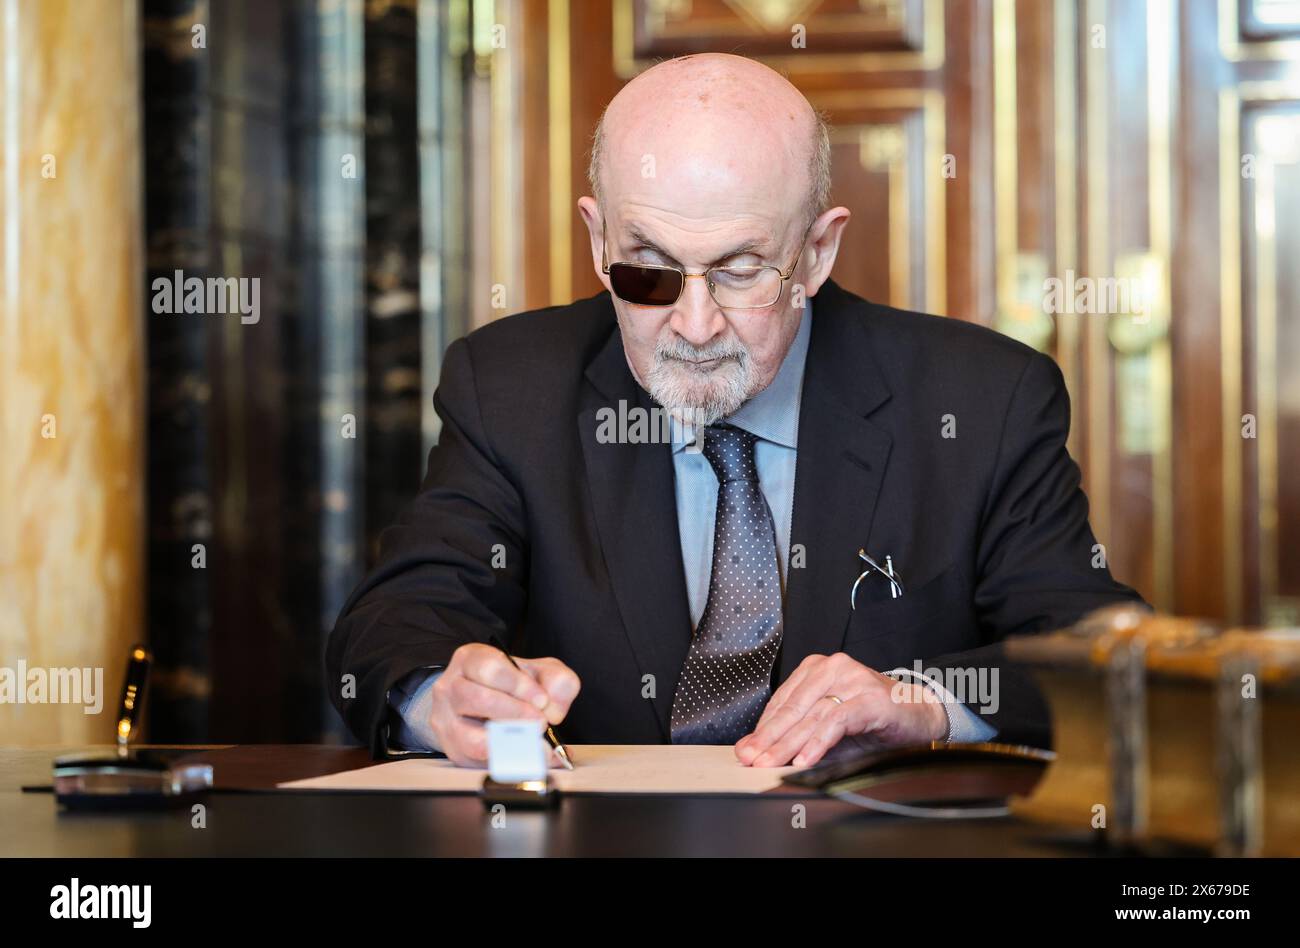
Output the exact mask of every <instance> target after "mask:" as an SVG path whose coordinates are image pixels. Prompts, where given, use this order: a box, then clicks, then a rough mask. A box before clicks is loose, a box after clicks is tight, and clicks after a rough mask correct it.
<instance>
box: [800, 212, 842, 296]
mask: <svg viewBox="0 0 1300 948" xmlns="http://www.w3.org/2000/svg"><path fill="white" fill-rule="evenodd" d="M851 215H852V212H851V211H850V210H849V209H848V208H847V207H832V208H831V209H830V210H828V211H826V212H824V213H823V214H822V215H821V216H819V217H818V218H817V220H815V221H813V225H812V228H811V229H810V230H809V231H808V249H809V250H811V251H812V260H811V261H810V262H809V264H808V278H807V281H806V282H805V284H804V287H805V291H806V293H807V295H808V296H810V297H811V296H816V295H817V291H818V290H820V289H821V288H822V284H823V283H825V282H826V281H827V279H829V278H830V275H831V267H833V266H835V257H836V256H837V255H838V254H839V252H840V238H841V237H842V236H843V235H844V226H845V225H846V224H848V222H849V217H850V216H851Z"/></svg>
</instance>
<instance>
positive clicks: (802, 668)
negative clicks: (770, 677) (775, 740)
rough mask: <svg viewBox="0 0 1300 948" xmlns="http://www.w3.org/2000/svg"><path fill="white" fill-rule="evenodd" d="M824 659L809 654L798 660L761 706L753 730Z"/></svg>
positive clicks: (760, 724)
mask: <svg viewBox="0 0 1300 948" xmlns="http://www.w3.org/2000/svg"><path fill="white" fill-rule="evenodd" d="M825 660H826V656H825V655H809V656H808V657H807V658H805V659H804V660H803V661H802V662H800V663H799V666H798V667H797V668H795V670H794V671H793V672H791V673H790V677H789V678H787V679H786V680H785V681H783V682H781V686H780V687H779V688H777V689H776V691H774V692H772V697H771V698H769V699H768V700H767V706H766V707H764V708H763V713H762V714H761V715H760V716H759V718H758V724H757V725H755V727H754V730H758V729H759V728H760V727H762V726H763V724H764V723H766V721H767V719H768V718H769V717H770V716H771V713H773V712H775V711H776V709H777V708H779V707H781V705H783V704H785V702H786V700H787V699H788V698H789V697H790V695H791V694H792V693H793V692H794V690H795V688H797V687H799V685H800V684H802V683H803V681H804V679H805V678H807V677H808V675H809V673H810V672H812V671H814V670H815V669H816V668H817V666H818V665H820V664H821V663H822V662H824V661H825Z"/></svg>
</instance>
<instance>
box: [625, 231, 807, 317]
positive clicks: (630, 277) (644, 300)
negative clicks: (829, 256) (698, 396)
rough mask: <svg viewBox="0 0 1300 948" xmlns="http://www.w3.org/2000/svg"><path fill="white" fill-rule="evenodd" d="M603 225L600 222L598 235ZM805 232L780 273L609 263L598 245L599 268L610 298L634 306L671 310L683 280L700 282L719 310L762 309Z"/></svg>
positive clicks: (780, 286)
mask: <svg viewBox="0 0 1300 948" xmlns="http://www.w3.org/2000/svg"><path fill="white" fill-rule="evenodd" d="M604 228H605V224H604V221H603V220H602V221H601V231H602V233H603V232H604ZM811 230H812V225H811V224H809V225H808V230H805V231H804V235H803V240H801V241H800V242H799V253H798V254H796V255H795V258H794V262H793V263H791V264H790V268H789V269H788V270H786V271H784V272H782V271H781V270H779V269H777V268H776V267H772V266H762V267H709V269H707V270H705V271H704V272H703V273H687V272H686V271H685V270H682V269H681V268H680V267H667V266H657V265H654V264H648V263H625V262H622V261H619V262H616V263H610V262H609V257H608V255H607V252H606V248H605V246H604V240H603V239H602V241H601V250H600V265H601V270H602V271H603V272H604V273H607V274H609V285H610V287H611V288H612V289H613V291H614V295H615V296H617V297H618V298H619V299H621V300H623V301H624V302H626V303H632V304H633V305H635V306H672V305H673V304H674V303H676V302H677V301H678V299H680V298H681V295H682V291H683V290H685V289H686V281H687V279H692V278H695V279H703V280H704V281H705V284H706V285H707V286H708V288H709V294H710V295H711V296H712V297H713V299H714V301H715V302H716V303H717V304H718V305H719V306H720V307H722V308H723V309H765V308H766V307H768V306H773V305H775V304H776V302H777V301H778V300H779V299H780V298H781V293H782V292H783V290H784V289H785V281H786V280H788V279H790V277H791V275H792V274H793V273H794V270H795V267H797V266H798V265H799V258H800V257H801V256H803V248H804V246H805V245H806V244H807V243H808V234H809V232H810V231H811Z"/></svg>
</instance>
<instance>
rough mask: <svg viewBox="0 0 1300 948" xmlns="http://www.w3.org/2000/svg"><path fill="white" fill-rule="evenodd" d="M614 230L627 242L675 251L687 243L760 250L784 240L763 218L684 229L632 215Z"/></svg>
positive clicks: (623, 219) (773, 224)
mask: <svg viewBox="0 0 1300 948" xmlns="http://www.w3.org/2000/svg"><path fill="white" fill-rule="evenodd" d="M614 228H615V230H617V232H618V236H619V237H620V238H622V239H623V240H626V241H639V242H641V243H644V244H647V245H650V246H654V247H660V248H662V249H668V250H671V249H672V245H673V244H682V243H685V242H690V243H691V244H715V243H718V244H721V243H726V244H727V245H728V246H731V245H737V246H739V245H741V244H745V245H752V246H755V247H760V246H768V245H770V244H773V243H776V242H777V241H779V239H780V237H781V235H780V234H779V233H777V232H776V231H777V230H778V229H779V225H778V224H777V222H776V221H774V220H763V219H759V218H749V219H732V220H719V221H717V222H710V223H709V224H706V225H704V226H699V225H695V226H684V225H680V224H678V225H674V224H672V223H667V222H662V221H656V220H653V219H650V218H646V217H644V216H641V215H637V214H628V215H624V216H622V218H621V219H619V220H617V221H616V222H615V225H614Z"/></svg>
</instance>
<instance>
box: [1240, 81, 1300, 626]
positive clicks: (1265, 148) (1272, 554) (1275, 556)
mask: <svg viewBox="0 0 1300 948" xmlns="http://www.w3.org/2000/svg"><path fill="white" fill-rule="evenodd" d="M1240 89H1241V95H1242V97H1243V98H1245V99H1247V100H1250V101H1269V102H1277V101H1290V100H1297V101H1300V83H1289V84H1288V83H1284V82H1275V83H1245V84H1243V85H1242V86H1241V87H1240ZM1266 121H1273V122H1278V123H1281V122H1287V123H1289V124H1294V125H1296V126H1297V130H1296V132H1295V135H1296V137H1297V139H1298V140H1300V116H1297V115H1295V114H1290V115H1270V116H1261V117H1260V119H1259V120H1258V121H1257V123H1256V132H1255V134H1254V136H1253V138H1254V141H1255V144H1256V146H1257V148H1256V151H1257V154H1256V156H1255V179H1254V180H1255V188H1254V191H1255V209H1254V210H1255V213H1254V222H1255V273H1254V279H1255V293H1254V299H1255V313H1254V316H1255V352H1254V359H1255V391H1256V405H1255V416H1256V421H1257V431H1256V433H1257V440H1258V457H1259V472H1258V484H1257V489H1258V491H1259V598H1260V611H1261V615H1260V619H1261V621H1262V622H1264V623H1266V624H1271V625H1290V624H1294V622H1295V617H1294V615H1293V614H1291V612H1290V610H1289V609H1284V608H1282V606H1283V603H1282V600H1281V597H1280V595H1279V580H1278V576H1279V572H1280V568H1281V547H1280V544H1279V540H1278V527H1279V524H1280V519H1279V518H1280V515H1281V514H1280V510H1279V502H1278V483H1279V478H1280V476H1281V471H1280V469H1279V457H1280V454H1279V445H1278V425H1279V418H1280V411H1279V408H1278V403H1279V395H1278V373H1277V357H1278V313H1279V306H1278V293H1277V290H1278V281H1277V275H1278V261H1277V201H1276V193H1275V173H1276V170H1277V168H1278V167H1279V166H1280V165H1294V164H1296V163H1297V161H1300V155H1297V149H1296V148H1295V146H1292V149H1291V150H1288V151H1277V150H1274V149H1270V147H1269V146H1270V145H1276V142H1270V141H1269V140H1267V138H1266V137H1265V136H1261V135H1260V134H1259V130H1258V125H1259V124H1260V123H1262V122H1266ZM1238 440H1240V432H1238Z"/></svg>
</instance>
